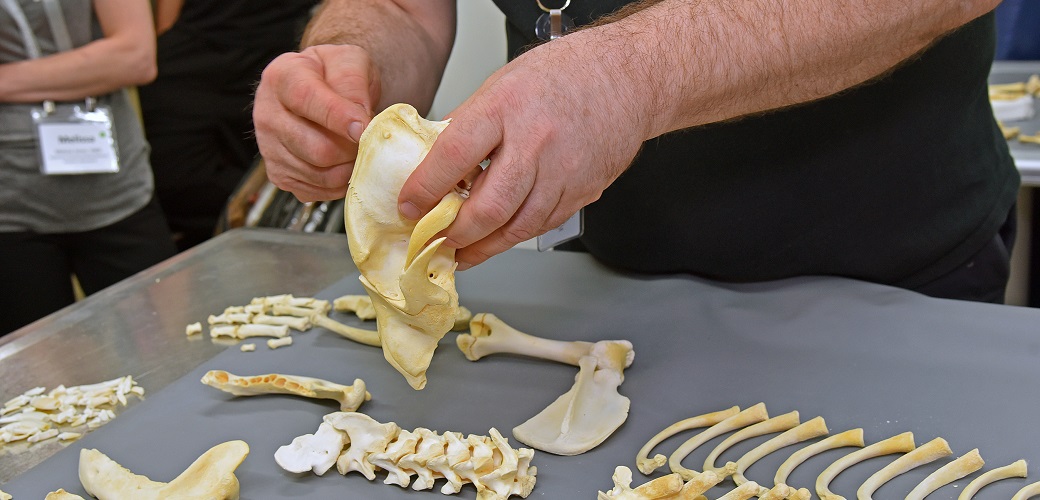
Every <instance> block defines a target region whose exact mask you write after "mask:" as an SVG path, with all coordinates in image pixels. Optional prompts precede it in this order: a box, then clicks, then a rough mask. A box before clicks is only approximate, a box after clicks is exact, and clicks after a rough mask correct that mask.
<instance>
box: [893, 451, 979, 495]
mask: <svg viewBox="0 0 1040 500" xmlns="http://www.w3.org/2000/svg"><path fill="white" fill-rule="evenodd" d="M983 465H986V462H985V460H983V459H982V456H981V455H979V449H978V448H975V449H974V450H971V451H969V452H968V453H965V454H964V455H961V457H960V458H958V459H956V460H954V461H952V462H950V463H948V464H946V465H944V466H942V467H939V469H937V470H936V471H935V472H932V473H931V474H929V475H928V477H926V478H924V480H923V481H921V482H920V483H919V484H918V485H917V486H915V487H914V489H913V490H911V491H910V494H909V495H907V496H906V500H924V497H926V496H928V495H929V494H930V493H932V492H933V491H935V490H937V489H939V488H941V487H943V486H945V485H947V484H950V483H952V482H954V481H956V480H958V479H960V478H962V477H964V476H967V475H968V474H971V473H972V472H975V471H977V470H979V469H981V468H982V466H983Z"/></svg>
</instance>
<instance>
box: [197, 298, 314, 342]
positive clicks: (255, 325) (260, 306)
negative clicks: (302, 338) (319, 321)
mask: <svg viewBox="0 0 1040 500" xmlns="http://www.w3.org/2000/svg"><path fill="white" fill-rule="evenodd" d="M329 309H330V304H329V301H327V300H320V299H314V298H310V297H293V296H292V295H289V294H286V295H272V296H268V297H257V298H254V299H253V300H251V301H250V302H249V304H247V305H244V306H232V307H228V308H227V309H224V311H223V312H222V313H220V314H219V315H210V316H209V318H208V319H207V320H206V322H207V323H209V336H210V337H211V338H213V339H222V338H225V339H232V340H243V339H247V338H251V337H271V339H270V340H268V341H267V346H268V347H269V348H271V349H276V348H278V347H283V346H287V345H291V344H292V337H290V336H289V329H290V328H291V329H293V330H297V331H300V332H305V331H307V330H310V328H311V326H312V325H313V323H312V321H311V318H312V317H313V316H315V315H321V316H324V315H325V314H327V313H328V312H329ZM184 333H185V334H187V335H188V336H189V337H190V336H192V335H196V334H200V333H202V323H201V322H199V323H192V324H190V325H188V326H187V328H185V330H184ZM255 348H256V345H255V344H252V343H247V344H242V346H241V347H240V349H241V350H242V351H252V350H254V349H255Z"/></svg>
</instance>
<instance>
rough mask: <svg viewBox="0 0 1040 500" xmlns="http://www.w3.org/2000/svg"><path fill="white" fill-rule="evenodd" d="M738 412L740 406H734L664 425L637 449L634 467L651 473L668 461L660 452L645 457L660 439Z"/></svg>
mask: <svg viewBox="0 0 1040 500" xmlns="http://www.w3.org/2000/svg"><path fill="white" fill-rule="evenodd" d="M739 412H740V407H739V406H734V407H731V408H728V409H725V410H722V411H716V412H712V413H705V414H703V415H697V416H695V417H690V418H687V419H684V420H680V421H678V422H676V423H674V424H672V425H669V426H668V427H665V428H664V430H662V431H661V432H658V433H657V434H655V435H654V437H652V438H650V441H647V442H646V444H644V445H643V447H642V448H640V449H639V453H637V454H636V468H638V469H639V472H642V473H643V474H651V473H652V472H654V471H655V470H657V469H658V468H659V467H661V466H662V465H664V464H666V463H668V457H666V456H664V455H661V454H657V455H654V458H647V457H648V456H649V455H650V451H651V450H653V449H654V447H655V446H657V445H659V444H661V442H662V441H664V440H665V439H668V438H670V437H672V436H674V435H676V434H678V433H680V432H682V431H686V430H690V429H696V428H699V427H708V426H712V425H715V424H717V423H719V422H721V421H723V420H725V419H727V418H729V417H732V416H733V415H736V414H737V413H739Z"/></svg>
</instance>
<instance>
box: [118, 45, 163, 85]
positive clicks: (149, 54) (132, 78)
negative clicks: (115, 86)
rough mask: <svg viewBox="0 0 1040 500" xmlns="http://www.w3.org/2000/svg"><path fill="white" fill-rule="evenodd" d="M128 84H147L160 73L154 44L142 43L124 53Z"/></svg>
mask: <svg viewBox="0 0 1040 500" xmlns="http://www.w3.org/2000/svg"><path fill="white" fill-rule="evenodd" d="M123 60H124V61H126V68H125V70H126V73H125V78H126V85H147V84H149V83H151V82H152V81H154V80H155V78H156V77H157V76H158V75H159V67H158V64H157V62H156V58H155V45H154V44H141V45H139V46H137V47H133V48H130V49H129V50H128V51H127V52H126V53H125V54H124V58H123Z"/></svg>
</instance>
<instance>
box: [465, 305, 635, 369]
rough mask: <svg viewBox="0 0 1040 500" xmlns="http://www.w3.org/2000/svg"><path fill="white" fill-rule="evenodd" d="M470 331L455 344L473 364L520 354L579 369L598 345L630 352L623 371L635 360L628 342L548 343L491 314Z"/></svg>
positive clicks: (476, 319) (475, 321)
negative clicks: (612, 345) (490, 357)
mask: <svg viewBox="0 0 1040 500" xmlns="http://www.w3.org/2000/svg"><path fill="white" fill-rule="evenodd" d="M469 329H470V333H469V334H463V335H459V336H458V337H456V338H455V343H456V344H458V346H459V350H460V351H462V353H463V354H465V355H466V359H468V360H470V361H476V360H478V359H480V358H483V357H484V356H487V355H490V354H519V355H522V356H530V357H532V358H539V359H546V360H549V361H556V362H558V363H564V364H568V365H571V366H578V361H579V360H580V359H581V358H583V357H585V356H588V355H590V354H593V353H594V351H595V348H596V345H597V344H605V343H607V344H609V343H617V344H621V345H622V346H623V347H625V348H627V349H628V350H629V352H630V354H628V355H627V356H626V358H625V363H624V366H623V368H628V367H629V366H630V365H631V364H632V361H633V360H634V359H635V353H634V351H632V344H631V342H629V341H627V340H602V341H600V342H596V343H592V342H585V341H580V340H578V341H573V342H566V341H562V340H552V339H546V338H542V337H537V336H534V335H531V334H528V333H524V332H521V331H519V330H517V329H516V328H513V327H511V326H509V325H507V324H506V323H505V322H504V321H502V320H501V319H499V318H498V317H497V316H495V315H494V314H490V313H480V314H477V315H474V316H473V319H472V320H471V321H470V322H469ZM601 349H603V348H601Z"/></svg>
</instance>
